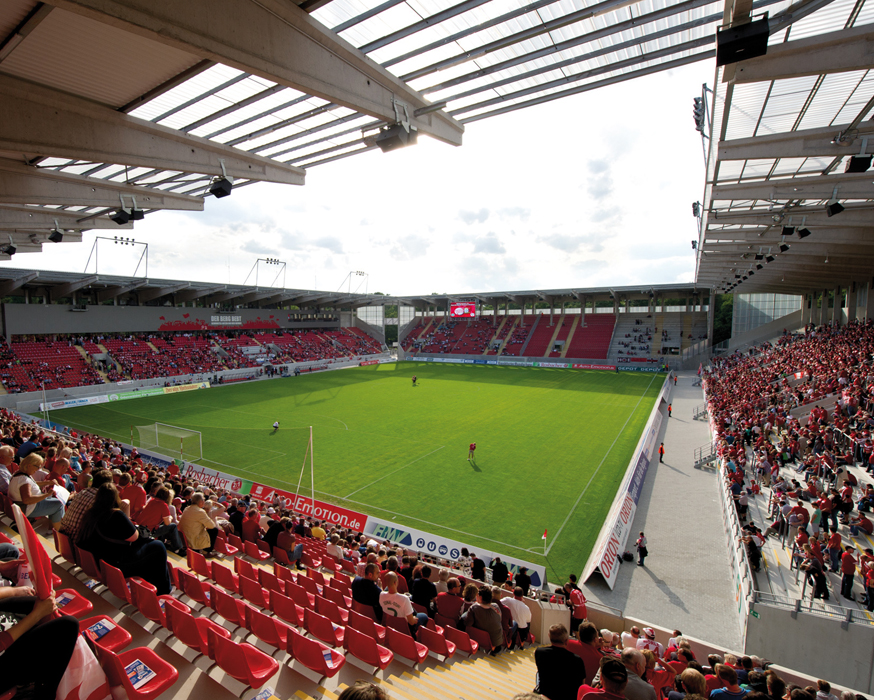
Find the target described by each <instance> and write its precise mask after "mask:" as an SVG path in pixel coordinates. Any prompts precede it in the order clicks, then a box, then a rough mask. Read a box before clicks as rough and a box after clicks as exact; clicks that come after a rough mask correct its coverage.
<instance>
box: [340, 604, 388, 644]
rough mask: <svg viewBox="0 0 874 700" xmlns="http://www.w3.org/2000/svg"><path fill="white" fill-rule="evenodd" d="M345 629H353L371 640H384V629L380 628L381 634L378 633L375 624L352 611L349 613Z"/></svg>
mask: <svg viewBox="0 0 874 700" xmlns="http://www.w3.org/2000/svg"><path fill="white" fill-rule="evenodd" d="M347 627H353V628H354V629H357V630H358V631H359V632H363V633H364V634H366V635H367V636H368V637H371V638H373V639H385V629H384V628H382V633H380V631H379V629H380V628H377V626H376V623H375V622H374V621H373V620H371V619H370V618H369V617H367V616H365V615H362V614H360V613H357V612H355V611H354V610H350V611H349V624H348V625H347Z"/></svg>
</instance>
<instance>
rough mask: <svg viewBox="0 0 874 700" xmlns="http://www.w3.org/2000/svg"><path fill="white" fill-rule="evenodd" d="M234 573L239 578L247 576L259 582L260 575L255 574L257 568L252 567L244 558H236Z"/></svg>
mask: <svg viewBox="0 0 874 700" xmlns="http://www.w3.org/2000/svg"><path fill="white" fill-rule="evenodd" d="M234 572H235V573H236V574H238V575H239V576H246V577H247V578H251V579H254V580H256V581H257V580H258V574H257V573H255V567H254V566H252V565H251V564H250V563H249V562H247V561H246V560H245V559H243V558H242V557H235V558H234Z"/></svg>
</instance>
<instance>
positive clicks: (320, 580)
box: [307, 569, 327, 588]
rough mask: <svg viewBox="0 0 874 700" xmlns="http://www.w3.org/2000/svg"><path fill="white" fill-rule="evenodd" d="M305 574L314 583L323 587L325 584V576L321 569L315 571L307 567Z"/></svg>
mask: <svg viewBox="0 0 874 700" xmlns="http://www.w3.org/2000/svg"><path fill="white" fill-rule="evenodd" d="M307 576H308V577H309V578H311V579H312V580H313V581H315V582H316V585H319V586H321V587H322V588H324V587H325V586H326V585H327V584H326V582H325V577H324V575H323V574H322V572H321V571H316V570H315V569H307Z"/></svg>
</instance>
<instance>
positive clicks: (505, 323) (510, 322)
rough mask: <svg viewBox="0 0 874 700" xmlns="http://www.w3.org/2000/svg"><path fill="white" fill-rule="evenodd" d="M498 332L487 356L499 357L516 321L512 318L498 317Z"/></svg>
mask: <svg viewBox="0 0 874 700" xmlns="http://www.w3.org/2000/svg"><path fill="white" fill-rule="evenodd" d="M496 322H497V326H498V332H497V333H496V334H495V335H494V338H493V339H492V342H491V345H490V347H489V349H488V351H487V352H486V355H497V354H498V353H499V352H500V351H501V349H502V346H503V344H504V342H505V339H506V337H507V336H508V335H510V331H511V330H513V326H514V324H515V323H516V320H515V319H514V318H513V317H512V316H498V318H497V319H496Z"/></svg>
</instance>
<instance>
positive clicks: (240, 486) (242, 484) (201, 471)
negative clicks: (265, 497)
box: [179, 462, 252, 494]
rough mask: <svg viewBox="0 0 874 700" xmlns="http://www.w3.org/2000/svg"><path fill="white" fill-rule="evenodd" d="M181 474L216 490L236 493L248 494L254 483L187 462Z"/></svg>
mask: <svg viewBox="0 0 874 700" xmlns="http://www.w3.org/2000/svg"><path fill="white" fill-rule="evenodd" d="M179 472H180V473H181V474H182V475H183V476H187V477H188V478H190V479H196V480H197V481H199V482H200V483H201V484H206V485H207V486H209V487H211V488H214V489H227V490H228V491H233V492H234V493H239V494H247V493H249V492H250V491H251V489H252V482H251V481H247V480H245V479H241V478H240V477H238V476H234V475H233V474H226V473H225V472H219V471H216V470H215V469H207V468H206V467H201V466H200V465H199V464H191V463H190V462H185V463H184V464H183V465H182V468H181V469H180V470H179Z"/></svg>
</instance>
